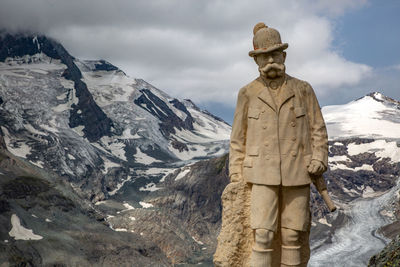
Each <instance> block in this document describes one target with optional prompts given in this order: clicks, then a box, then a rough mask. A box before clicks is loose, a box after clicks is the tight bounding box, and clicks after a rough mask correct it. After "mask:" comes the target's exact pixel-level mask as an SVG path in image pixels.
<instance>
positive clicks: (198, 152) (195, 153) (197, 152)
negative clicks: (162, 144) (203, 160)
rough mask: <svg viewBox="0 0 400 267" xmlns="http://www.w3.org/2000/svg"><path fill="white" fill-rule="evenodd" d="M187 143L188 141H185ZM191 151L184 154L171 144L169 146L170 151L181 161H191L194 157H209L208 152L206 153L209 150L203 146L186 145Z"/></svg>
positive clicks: (184, 151)
mask: <svg viewBox="0 0 400 267" xmlns="http://www.w3.org/2000/svg"><path fill="white" fill-rule="evenodd" d="M183 142H184V143H186V141H183ZM186 145H187V147H188V149H189V151H186V150H183V151H182V152H181V151H179V150H178V149H176V148H174V147H173V146H172V145H171V144H169V145H168V149H169V150H170V151H171V152H172V153H174V155H175V156H176V157H177V158H179V159H181V160H190V159H192V158H194V157H204V156H207V152H206V151H205V150H206V149H207V148H206V147H205V146H202V145H192V144H186Z"/></svg>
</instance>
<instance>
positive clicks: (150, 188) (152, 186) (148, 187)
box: [139, 183, 161, 192]
mask: <svg viewBox="0 0 400 267" xmlns="http://www.w3.org/2000/svg"><path fill="white" fill-rule="evenodd" d="M160 189H161V188H159V187H157V186H156V184H155V183H149V184H146V185H145V186H144V187H143V186H142V187H141V188H139V191H150V192H154V191H157V190H160Z"/></svg>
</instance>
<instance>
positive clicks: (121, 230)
mask: <svg viewBox="0 0 400 267" xmlns="http://www.w3.org/2000/svg"><path fill="white" fill-rule="evenodd" d="M114 231H116V232H128V230H127V229H125V228H115V229H114Z"/></svg>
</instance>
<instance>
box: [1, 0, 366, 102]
mask: <svg viewBox="0 0 400 267" xmlns="http://www.w3.org/2000/svg"><path fill="white" fill-rule="evenodd" d="M363 4H364V0H353V1H347V0H340V1H338V2H335V8H334V11H333V13H329V12H328V11H327V8H328V7H329V5H331V2H330V1H328V0H319V1H314V0H302V1H289V0H288V1H273V0H268V1H265V0H253V1H242V0H232V1H224V0H217V1H215V0H204V1H199V0H152V1H144V0H135V1H128V0H126V1H122V0H115V1H109V0H107V1H106V0H96V1H88V0H80V1H77V0H68V1H65V0H29V1H26V0H0V28H7V29H11V30H29V31H34V32H42V33H44V34H48V35H50V36H52V37H54V38H56V39H57V40H59V41H60V42H61V43H62V44H63V45H64V46H65V47H66V49H67V50H68V51H70V53H71V54H72V55H74V56H76V57H77V58H82V59H96V58H103V59H106V60H108V61H110V62H111V63H113V64H115V65H117V66H118V67H120V68H122V69H123V70H124V71H125V72H126V73H128V74H129V75H131V76H133V77H138V78H144V79H146V80H147V81H149V82H152V83H154V84H155V85H156V86H158V87H159V88H160V89H162V90H166V91H167V92H168V93H170V94H171V95H172V96H179V97H187V98H191V99H193V100H194V101H195V102H200V103H207V101H214V103H215V102H220V103H224V104H225V105H227V106H231V107H232V106H233V105H234V103H235V100H236V94H237V91H238V89H239V88H240V87H241V86H243V85H244V84H246V83H247V82H249V81H251V79H253V78H255V76H256V75H257V68H256V66H255V64H254V62H253V61H252V59H251V58H249V57H248V56H247V52H248V51H249V50H250V49H252V47H251V46H252V44H251V38H252V27H253V25H254V24H256V23H257V22H259V21H264V22H265V23H266V24H267V25H270V26H272V27H274V28H277V29H279V30H280V31H281V33H282V38H283V40H284V41H288V42H289V49H288V57H289V59H290V60H289V64H288V67H289V73H290V72H291V71H294V72H295V73H300V74H301V70H299V69H301V66H302V64H305V63H306V62H305V61H307V60H310V61H312V60H316V58H315V51H316V50H315V49H314V54H313V48H312V47H311V46H310V44H313V45H320V47H319V48H318V52H319V53H320V54H321V55H327V54H329V53H331V52H332V51H331V50H330V47H329V45H330V42H331V40H330V38H331V36H330V34H331V32H330V31H331V30H332V29H331V28H330V26H331V25H329V23H328V19H325V18H323V19H320V16H322V15H321V14H327V12H328V13H329V14H330V15H331V16H333V15H337V14H341V13H342V12H345V11H346V9H349V8H356V7H358V6H361V5H363ZM310 18H311V19H310ZM304 21H308V22H309V25H305V26H302V25H303V24H304V23H303V24H302V22H304ZM321 21H322V22H324V21H325V22H327V23H325V24H326V25H325V24H322V26H323V27H319V28H320V30H319V32H318V35H319V36H316V34H315V33H314V32H311V34H310V31H313V30H315V29H316V28H317V27H316V25H319V24H320V23H321ZM296 25H300V26H298V27H296ZM314 26H315V27H314ZM310 27H313V28H311V29H310ZM306 33H308V35H307V36H309V37H308V38H314V39H311V40H308V39H307V40H305V41H303V40H302V39H301V38H299V36H300V37H302V36H305V34H306ZM323 34H325V35H326V40H325V39H324V40H320V38H319V37H321V36H325V35H323ZM296 42H301V43H299V44H298V46H299V47H304V49H303V50H302V51H300V52H299V49H297V50H296V49H293V48H292V45H293V47H296V44H293V43H296ZM340 63H341V64H342V65H341V67H343V68H346V67H348V64H346V63H347V62H346V61H345V60H341V61H340ZM325 67H327V71H329V66H325ZM358 67H359V66H356V67H355V69H356V71H357V68H358ZM353 69H354V68H353ZM344 71H346V69H344ZM362 75H363V74H361V76H362ZM355 77H359V76H357V75H355ZM318 79H319V80H322V79H324V77H323V76H321V77H318ZM319 80H318V81H319ZM356 83H357V81H356V82H355V84H356ZM321 84H322V85H324V84H323V83H321ZM323 90H325V91H326V92H329V91H331V90H332V88H330V87H327V88H326V89H323Z"/></svg>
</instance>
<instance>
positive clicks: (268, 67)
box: [259, 63, 285, 73]
mask: <svg viewBox="0 0 400 267" xmlns="http://www.w3.org/2000/svg"><path fill="white" fill-rule="evenodd" d="M271 69H276V70H278V71H279V72H283V71H285V65H284V64H278V63H272V64H268V65H266V66H264V67H262V68H259V71H260V72H263V73H267V72H268V71H269V70H271Z"/></svg>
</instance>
